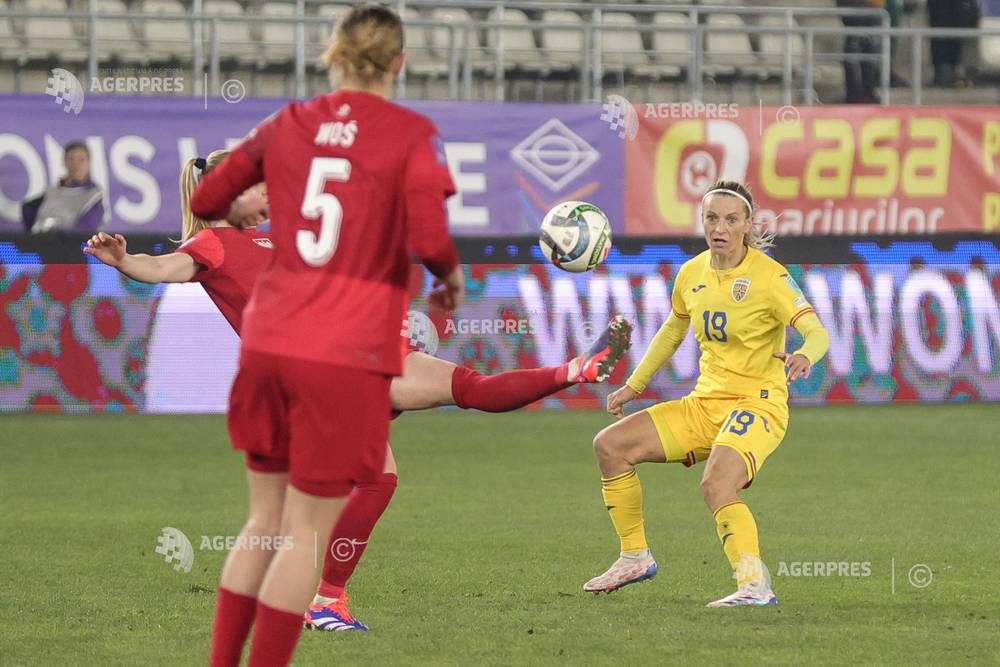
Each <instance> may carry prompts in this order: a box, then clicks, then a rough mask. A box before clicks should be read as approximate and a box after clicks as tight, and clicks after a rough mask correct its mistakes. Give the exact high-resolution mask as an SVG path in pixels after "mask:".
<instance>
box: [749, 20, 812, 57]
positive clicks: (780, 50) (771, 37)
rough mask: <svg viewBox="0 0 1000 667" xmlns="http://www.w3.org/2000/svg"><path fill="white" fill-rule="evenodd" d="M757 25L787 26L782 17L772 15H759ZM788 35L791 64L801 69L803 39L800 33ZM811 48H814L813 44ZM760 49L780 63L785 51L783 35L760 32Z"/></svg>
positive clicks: (770, 26) (769, 26)
mask: <svg viewBox="0 0 1000 667" xmlns="http://www.w3.org/2000/svg"><path fill="white" fill-rule="evenodd" d="M759 25H760V26H761V27H764V28H785V27H787V24H786V23H785V19H784V17H781V16H773V15H771V16H763V17H761V19H760V23H759ZM790 37H791V52H792V64H793V66H794V67H795V68H796V69H802V67H803V63H802V52H803V51H804V50H805V48H804V47H803V44H804V39H803V37H802V35H801V34H791V35H790ZM813 48H814V49H815V46H814V47H813ZM760 51H761V53H762V54H763V55H764V56H767V57H770V58H774V59H775V61H776V62H779V63H780V62H781V59H782V58H784V53H785V35H784V34H779V33H776V32H772V33H761V35H760Z"/></svg>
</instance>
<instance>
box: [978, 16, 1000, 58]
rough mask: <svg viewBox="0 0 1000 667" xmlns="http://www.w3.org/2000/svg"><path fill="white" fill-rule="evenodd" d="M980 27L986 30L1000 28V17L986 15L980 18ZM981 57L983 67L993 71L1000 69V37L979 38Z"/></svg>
mask: <svg viewBox="0 0 1000 667" xmlns="http://www.w3.org/2000/svg"><path fill="white" fill-rule="evenodd" d="M979 27H980V28H983V29H984V30H1000V17H997V16H984V17H982V18H981V19H980V20H979ZM979 59H980V61H981V62H982V67H983V69H986V70H989V71H991V72H998V71H1000V37H997V36H992V37H987V36H983V37H980V38H979Z"/></svg>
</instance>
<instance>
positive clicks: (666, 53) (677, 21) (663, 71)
mask: <svg viewBox="0 0 1000 667" xmlns="http://www.w3.org/2000/svg"><path fill="white" fill-rule="evenodd" d="M653 25H654V26H670V27H680V26H690V19H689V18H688V16H687V15H686V14H679V13H675V12H657V13H656V14H654V15H653ZM691 34H692V33H691V31H690V29H688V30H687V31H686V32H679V31H676V30H670V31H667V30H657V31H656V32H655V33H653V60H654V62H656V63H657V67H658V70H659V72H660V76H661V77H662V78H676V77H678V76H680V74H681V73H682V71H683V69H684V68H686V67H688V66H689V64H690V62H691V48H692V46H693V44H692V38H691Z"/></svg>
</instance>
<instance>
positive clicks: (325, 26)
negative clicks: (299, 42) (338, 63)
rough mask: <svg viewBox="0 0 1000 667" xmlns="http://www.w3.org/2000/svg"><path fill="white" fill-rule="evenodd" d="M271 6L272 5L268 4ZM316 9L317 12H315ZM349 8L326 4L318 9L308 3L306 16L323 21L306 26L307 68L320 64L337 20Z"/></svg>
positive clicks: (341, 5) (342, 5) (311, 22)
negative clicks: (320, 58)
mask: <svg viewBox="0 0 1000 667" xmlns="http://www.w3.org/2000/svg"><path fill="white" fill-rule="evenodd" d="M267 4H271V3H267ZM314 7H315V11H313V9H314ZM347 10H348V6H347V5H344V4H333V3H324V4H322V5H319V6H318V7H316V6H315V5H311V4H309V3H306V16H316V17H318V18H320V19H322V20H319V21H310V22H309V23H307V24H306V48H305V52H306V66H307V67H312V66H315V65H317V63H319V57H320V56H321V55H322V54H323V52H324V51H326V47H327V46H328V45H329V42H330V35H331V34H333V26H334V25H336V23H337V19H339V18H340V17H341V16H343V15H344V14H345V13H347Z"/></svg>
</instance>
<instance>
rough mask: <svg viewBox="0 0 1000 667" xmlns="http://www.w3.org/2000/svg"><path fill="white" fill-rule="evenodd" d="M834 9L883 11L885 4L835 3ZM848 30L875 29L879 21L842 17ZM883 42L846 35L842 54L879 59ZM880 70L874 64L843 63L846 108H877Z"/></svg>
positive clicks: (866, 0)
mask: <svg viewBox="0 0 1000 667" xmlns="http://www.w3.org/2000/svg"><path fill="white" fill-rule="evenodd" d="M837 7H840V8H843V9H871V8H875V9H885V0H837ZM841 20H842V21H843V23H844V26H845V27H847V28H858V27H863V28H872V27H874V28H877V27H879V26H880V25H881V21H880V20H879V18H878V17H877V16H842V17H841ZM881 49H882V40H881V38H879V37H878V36H877V35H853V34H848V35H847V39H845V40H844V53H845V54H846V55H848V56H851V55H878V54H879V52H880V51H881ZM880 73H881V68H880V67H879V63H878V61H876V60H863V61H860V62H859V61H857V60H852V59H850V58H848V59H845V60H844V83H845V84H846V87H847V96H846V98H845V99H844V101H845V102H847V103H848V104H878V102H879V98H878V92H877V90H878V85H879V79H880Z"/></svg>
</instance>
